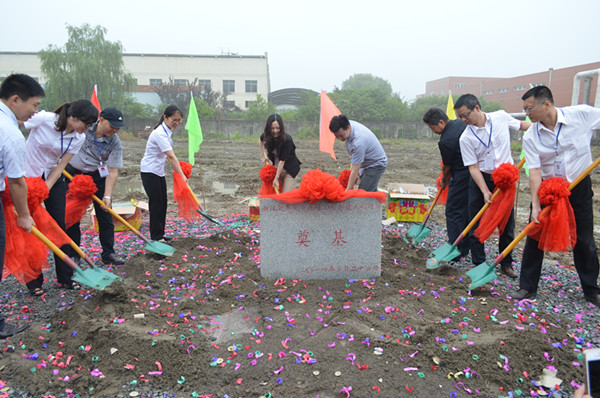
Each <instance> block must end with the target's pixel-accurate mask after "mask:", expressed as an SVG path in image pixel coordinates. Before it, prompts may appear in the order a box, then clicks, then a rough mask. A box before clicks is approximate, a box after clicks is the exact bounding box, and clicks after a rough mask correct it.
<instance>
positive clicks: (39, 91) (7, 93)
mask: <svg viewBox="0 0 600 398" xmlns="http://www.w3.org/2000/svg"><path fill="white" fill-rule="evenodd" d="M15 94H16V95H18V96H19V98H21V99H22V100H23V101H27V100H29V98H31V97H44V96H46V93H45V92H44V89H43V88H42V86H40V84H39V83H38V82H37V81H36V80H35V79H34V78H33V77H31V76H29V75H25V74H22V73H16V74H12V75H10V76H7V77H6V79H4V81H3V82H2V86H0V98H2V99H6V100H7V99H9V98H10V97H12V96H13V95H15Z"/></svg>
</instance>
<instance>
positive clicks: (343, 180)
mask: <svg viewBox="0 0 600 398" xmlns="http://www.w3.org/2000/svg"><path fill="white" fill-rule="evenodd" d="M350 173H351V171H350V170H349V169H344V170H342V172H341V173H340V175H339V176H338V181H339V182H340V185H341V186H342V188H344V189H346V188H348V182H350Z"/></svg>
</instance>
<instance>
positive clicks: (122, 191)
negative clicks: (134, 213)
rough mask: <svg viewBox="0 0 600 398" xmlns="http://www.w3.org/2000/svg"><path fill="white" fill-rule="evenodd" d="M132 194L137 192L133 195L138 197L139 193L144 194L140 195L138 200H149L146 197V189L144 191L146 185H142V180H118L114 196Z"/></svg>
mask: <svg viewBox="0 0 600 398" xmlns="http://www.w3.org/2000/svg"><path fill="white" fill-rule="evenodd" d="M131 194H135V195H133V196H135V197H136V198H137V197H138V196H139V195H143V197H142V196H140V197H139V198H138V200H140V199H141V200H147V199H144V198H146V191H144V186H143V185H142V182H141V181H139V182H131V181H117V184H116V185H115V187H114V189H113V196H116V197H123V196H125V197H130V196H132V195H131Z"/></svg>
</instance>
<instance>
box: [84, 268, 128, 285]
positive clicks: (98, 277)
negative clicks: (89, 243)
mask: <svg viewBox="0 0 600 398" xmlns="http://www.w3.org/2000/svg"><path fill="white" fill-rule="evenodd" d="M117 279H119V280H121V277H119V276H117V275H115V274H112V273H110V272H108V271H106V270H104V269H102V268H98V267H94V268H85V269H82V268H77V269H76V270H75V274H74V275H73V280H74V281H76V282H79V283H82V284H84V285H86V286H89V287H91V288H94V289H98V290H102V289H104V288H105V287H107V286H109V285H110V284H111V283H113V282H114V281H115V280H117Z"/></svg>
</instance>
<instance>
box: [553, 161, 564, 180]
mask: <svg viewBox="0 0 600 398" xmlns="http://www.w3.org/2000/svg"><path fill="white" fill-rule="evenodd" d="M554 176H555V177H564V176H565V167H564V165H563V161H562V159H556V160H554Z"/></svg>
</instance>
